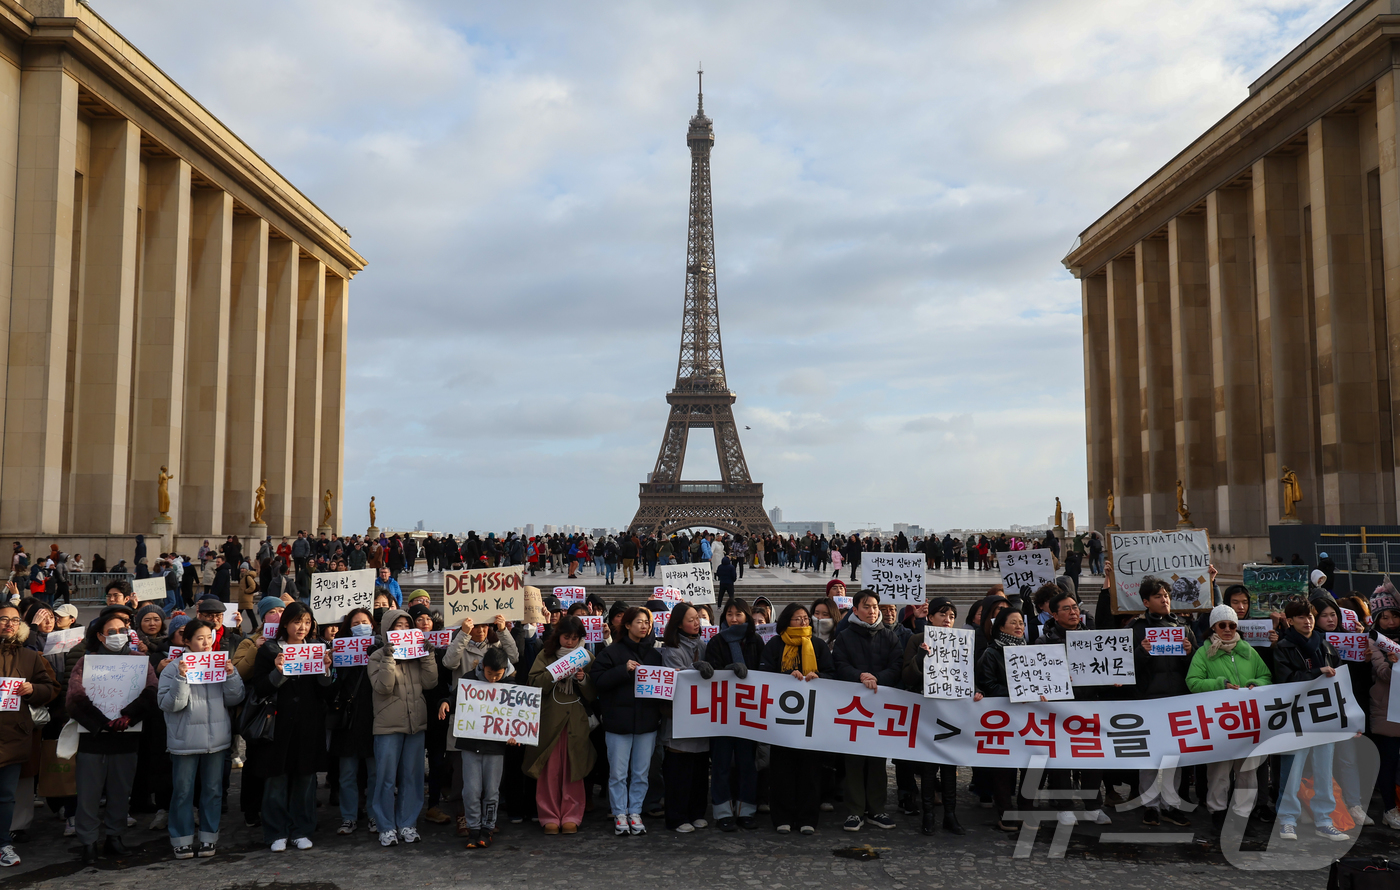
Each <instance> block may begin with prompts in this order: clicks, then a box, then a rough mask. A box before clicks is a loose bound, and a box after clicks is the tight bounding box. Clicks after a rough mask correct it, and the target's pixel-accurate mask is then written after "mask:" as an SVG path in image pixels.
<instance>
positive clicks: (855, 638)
mask: <svg viewBox="0 0 1400 890" xmlns="http://www.w3.org/2000/svg"><path fill="white" fill-rule="evenodd" d="M831 658H832V660H833V661H834V662H836V679H838V680H846V681H849V682H851V683H859V682H860V675H861V674H873V675H874V677H875V682H876V683H878V684H879V685H881V686H893V687H895V688H896V689H897V688H899V686H900V680H901V677H900V668H901V666H902V662H903V658H904V652H903V651H902V650H901V648H900V645H899V637H897V636H895V633H894V631H893V630H892V629H891V628H888V627H886V626H884V625H883V624H881V625H880V626H879V627H878V628H874V629H871V628H868V627H864V626H862V625H860V624H856V623H855V622H854V621H852V622H850V623H848V624H847V625H846V627H845V629H843V630H842V631H841V632H840V633H839V634H837V635H836V639H835V640H833V641H832V644H831Z"/></svg>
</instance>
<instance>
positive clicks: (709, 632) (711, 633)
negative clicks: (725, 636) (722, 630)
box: [700, 624, 719, 643]
mask: <svg viewBox="0 0 1400 890" xmlns="http://www.w3.org/2000/svg"><path fill="white" fill-rule="evenodd" d="M717 633H719V628H718V627H716V626H714V625H713V624H702V625H700V639H702V640H704V641H705V642H706V643H708V642H710V640H713V639H714V638H715V634H717Z"/></svg>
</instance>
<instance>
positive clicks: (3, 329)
mask: <svg viewBox="0 0 1400 890" xmlns="http://www.w3.org/2000/svg"><path fill="white" fill-rule="evenodd" d="M20 92H21V87H20V71H19V64H18V55H16V57H15V59H14V60H11V59H10V58H6V57H0V133H14V134H16V137H15V138H13V139H0V394H4V393H6V392H7V389H8V379H9V359H10V297H11V293H12V288H13V287H14V285H15V278H14V263H15V241H16V233H17V229H16V225H15V223H16V220H15V188H16V177H17V172H18V169H19V138H18V134H19V132H20V111H19V106H20ZM72 191H73V189H72V186H71V185H70V186H69V188H68V193H69V195H70V196H71V195H72ZM30 200H31V201H32V200H33V196H32V195H31V197H30ZM6 413H7V412H6V411H5V410H4V409H3V408H0V445H3V443H4V442H5V420H6ZM3 473H4V467H3V461H0V478H2V477H3ZM3 490H4V489H3V483H0V491H3ZM0 515H4V516H7V517H8V516H9V513H8V512H6V511H4V510H3V508H0ZM6 527H7V528H8V527H10V526H6Z"/></svg>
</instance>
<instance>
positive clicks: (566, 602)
mask: <svg viewBox="0 0 1400 890" xmlns="http://www.w3.org/2000/svg"><path fill="white" fill-rule="evenodd" d="M554 595H555V596H556V597H558V599H559V605H561V606H563V607H564V611H565V612H567V611H569V607H570V606H572V605H573V604H574V603H581V602H583V601H584V600H585V599H587V598H588V590H587V589H586V588H583V587H556V588H554Z"/></svg>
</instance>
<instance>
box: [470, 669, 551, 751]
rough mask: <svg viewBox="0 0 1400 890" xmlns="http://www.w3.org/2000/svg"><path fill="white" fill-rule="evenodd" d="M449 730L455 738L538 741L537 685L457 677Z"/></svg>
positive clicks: (538, 707) (538, 709) (538, 698)
mask: <svg viewBox="0 0 1400 890" xmlns="http://www.w3.org/2000/svg"><path fill="white" fill-rule="evenodd" d="M452 734H453V735H454V736H456V737H457V738H459V739H490V740H492V741H497V742H504V741H507V740H509V739H514V740H515V741H517V742H519V743H520V744H522V745H538V744H539V743H540V689H539V688H538V687H535V686H517V685H515V684H514V683H482V682H480V681H478V680H466V679H462V680H458V681H457V712H456V714H454V715H453V721H452Z"/></svg>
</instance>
